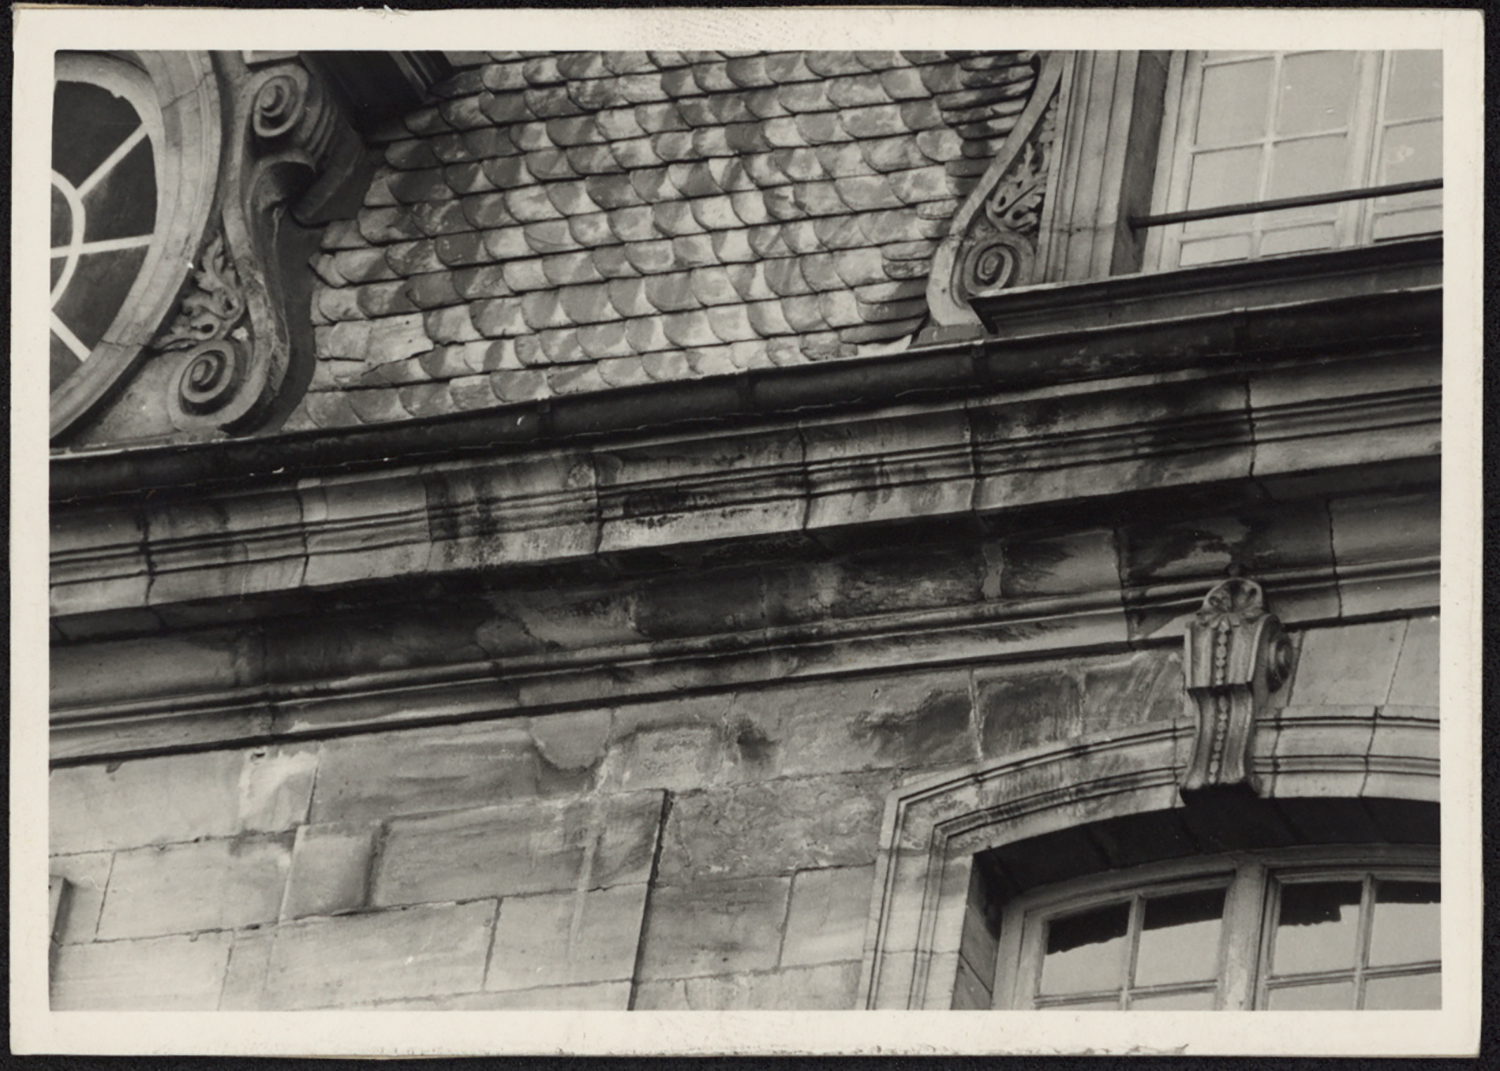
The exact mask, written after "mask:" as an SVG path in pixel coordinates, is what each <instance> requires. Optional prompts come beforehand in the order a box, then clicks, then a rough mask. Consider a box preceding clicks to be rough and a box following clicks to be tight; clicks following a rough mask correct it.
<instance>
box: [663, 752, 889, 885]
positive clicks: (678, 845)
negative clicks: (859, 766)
mask: <svg viewBox="0 0 1500 1071" xmlns="http://www.w3.org/2000/svg"><path fill="white" fill-rule="evenodd" d="M893 784H894V780H893V777H892V775H891V774H888V773H881V772H876V773H866V774H852V775H840V776H833V777H806V778H787V779H781V780H775V781H769V782H760V783H749V784H744V785H736V786H733V787H729V788H715V789H709V790H705V791H702V792H690V793H685V794H683V795H682V796H680V797H678V798H677V800H676V801H675V802H674V804H673V807H672V812H671V817H670V818H669V819H668V822H667V827H666V830H665V832H664V833H663V838H664V839H663V846H662V853H661V860H660V862H659V864H658V866H659V873H660V875H661V880H662V881H663V882H664V883H666V884H685V883H688V882H697V881H703V880H709V879H717V878H727V877H743V876H747V875H751V874H785V873H788V872H790V871H793V870H800V869H804V868H810V867H826V866H858V865H861V864H864V863H869V862H872V861H873V860H874V858H875V849H876V841H877V839H878V836H879V832H880V818H881V814H882V812H883V810H884V806H885V796H886V793H887V792H888V791H889V790H890V789H891V787H892V785H893Z"/></svg>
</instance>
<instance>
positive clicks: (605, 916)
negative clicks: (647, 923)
mask: <svg viewBox="0 0 1500 1071" xmlns="http://www.w3.org/2000/svg"><path fill="white" fill-rule="evenodd" d="M646 889H647V887H646V885H645V884H644V883H642V884H638V885H616V886H614V887H613V888H609V889H595V890H593V891H587V892H586V891H578V892H561V893H544V894H542V895H540V896H512V897H507V898H506V899H505V900H503V901H502V902H501V904H500V918H499V920H498V921H497V922H496V924H495V945H494V948H493V950H492V951H491V953H490V969H489V974H488V976H487V977H486V978H485V982H484V985H485V988H486V989H501V990H504V989H531V988H534V987H537V986H556V985H573V984H582V983H586V982H608V981H629V979H630V977H631V975H632V974H634V972H635V957H636V949H637V947H638V946H639V944H640V937H641V920H642V917H643V915H644V912H645V909H646Z"/></svg>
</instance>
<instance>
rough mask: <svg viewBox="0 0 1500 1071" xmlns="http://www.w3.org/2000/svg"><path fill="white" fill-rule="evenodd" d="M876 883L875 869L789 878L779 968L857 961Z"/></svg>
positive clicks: (807, 872)
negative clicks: (790, 882) (790, 897)
mask: <svg viewBox="0 0 1500 1071" xmlns="http://www.w3.org/2000/svg"><path fill="white" fill-rule="evenodd" d="M874 882H875V868H874V867H873V866H860V867H835V868H832V869H829V870H799V871H798V872H797V873H796V874H795V875H794V876H793V877H792V900H791V906H790V907H788V908H787V919H786V939H785V940H784V941H783V942H782V946H781V965H782V966H783V967H792V966H800V965H805V964H811V963H836V962H841V961H843V962H847V961H849V960H857V959H859V957H860V953H861V952H862V950H863V948H864V940H865V922H866V919H867V917H868V915H869V911H870V894H871V891H872V888H873V886H874Z"/></svg>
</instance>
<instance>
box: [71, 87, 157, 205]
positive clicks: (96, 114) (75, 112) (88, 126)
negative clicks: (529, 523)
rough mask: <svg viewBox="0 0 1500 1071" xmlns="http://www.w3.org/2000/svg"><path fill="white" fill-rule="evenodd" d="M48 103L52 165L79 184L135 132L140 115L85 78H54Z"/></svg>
mask: <svg viewBox="0 0 1500 1071" xmlns="http://www.w3.org/2000/svg"><path fill="white" fill-rule="evenodd" d="M55 93H56V95H55V96H54V97H53V103H52V166H53V167H54V168H56V169H57V171H58V172H60V173H61V174H62V175H63V177H64V178H66V179H67V180H68V181H69V182H71V183H73V185H75V186H78V185H81V184H82V183H83V182H84V181H85V180H86V179H87V178H88V177H89V176H90V175H91V174H93V172H94V171H95V170H96V169H97V168H98V167H99V165H100V164H102V163H104V162H105V160H107V159H108V158H109V155H110V153H112V152H114V151H115V150H116V149H117V148H119V147H120V145H121V144H122V143H123V142H124V141H125V139H126V138H128V137H130V135H131V134H133V133H135V131H136V129H137V128H138V127H139V126H140V125H141V117H140V116H138V115H136V113H135V109H134V108H133V107H131V105H130V102H129V101H127V100H126V99H125V98H124V97H117V96H115V95H114V94H113V93H111V92H110V91H109V90H107V89H105V88H104V87H103V86H96V85H90V84H88V83H87V82H58V83H57V84H56V90H55Z"/></svg>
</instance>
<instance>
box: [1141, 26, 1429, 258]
mask: <svg viewBox="0 0 1500 1071" xmlns="http://www.w3.org/2000/svg"><path fill="white" fill-rule="evenodd" d="M1313 51H1348V52H1352V53H1354V54H1355V56H1356V57H1357V59H1356V64H1357V66H1356V71H1355V81H1356V84H1357V86H1358V87H1359V88H1358V90H1357V92H1356V96H1355V99H1354V103H1353V108H1352V111H1351V114H1350V119H1349V125H1348V127H1347V129H1348V131H1349V138H1350V143H1349V144H1350V147H1349V153H1348V158H1347V161H1346V163H1345V172H1344V177H1343V182H1342V185H1341V187H1340V188H1342V189H1359V188H1362V187H1372V186H1376V185H1380V183H1379V182H1377V180H1376V179H1375V178H1373V177H1372V176H1373V175H1374V173H1375V171H1376V169H1377V167H1378V166H1379V161H1380V152H1381V149H1382V146H1383V142H1384V139H1385V137H1386V134H1387V129H1386V127H1387V125H1388V124H1386V123H1385V121H1384V114H1385V103H1386V102H1385V89H1386V85H1387V82H1388V80H1389V78H1390V75H1391V68H1392V65H1393V59H1392V57H1393V56H1394V55H1395V54H1396V51H1399V50H1384V51H1380V50H1369V49H1348V50H1326V49H1319V50H1287V51H1285V52H1265V53H1247V54H1246V56H1245V59H1237V60H1230V59H1226V60H1223V61H1219V62H1222V63H1226V64H1227V63H1233V62H1246V61H1247V60H1248V59H1249V58H1250V57H1251V56H1254V55H1266V56H1272V57H1274V58H1275V62H1276V63H1277V68H1278V70H1279V68H1280V64H1281V63H1282V62H1283V61H1284V59H1285V57H1286V56H1289V55H1299V54H1305V53H1306V52H1313ZM1205 55H1206V53H1204V52H1201V51H1193V52H1185V51H1181V50H1179V51H1174V52H1173V53H1172V54H1171V59H1170V64H1169V68H1168V74H1167V79H1166V92H1165V96H1164V102H1163V115H1162V123H1161V135H1160V139H1159V141H1158V144H1157V156H1156V170H1155V181H1154V183H1153V187H1152V194H1151V202H1150V204H1151V209H1150V213H1149V215H1150V216H1151V217H1156V216H1161V215H1166V214H1168V213H1172V212H1178V211H1182V210H1184V209H1185V208H1186V207H1187V195H1188V188H1187V187H1188V180H1189V178H1190V176H1191V171H1192V168H1191V164H1190V160H1191V146H1192V144H1193V140H1194V127H1195V124H1196V122H1197V118H1198V115H1197V105H1198V101H1199V99H1200V94H1201V92H1202V82H1203V79H1202V78H1201V77H1198V76H1197V75H1198V74H1199V73H1200V72H1201V71H1202V69H1203V57H1204V56H1205ZM1439 118H1441V116H1439ZM1410 121H1411V122H1416V121H1423V120H1410ZM1301 136H1302V135H1298V137H1301ZM1307 136H1314V135H1307ZM1274 139H1275V132H1274V130H1272V129H1271V128H1270V126H1269V124H1268V127H1267V130H1266V132H1265V134H1264V135H1263V136H1262V138H1261V139H1259V141H1260V144H1261V145H1262V146H1264V145H1267V144H1270V143H1271V142H1272V141H1273V140H1274ZM1288 140H1295V138H1293V139H1288ZM1270 159H1271V154H1270V153H1267V152H1264V151H1262V153H1261V162H1260V167H1261V174H1260V179H1259V182H1258V185H1257V189H1258V190H1263V189H1264V187H1265V182H1266V181H1267V176H1266V168H1267V167H1268V166H1269V161H1270ZM1256 199H1257V200H1265V199H1268V198H1266V196H1265V195H1264V193H1258V194H1257V198H1256ZM1378 200H1379V198H1360V199H1351V200H1347V201H1341V202H1338V203H1336V204H1335V205H1334V206H1333V208H1334V211H1333V219H1332V225H1333V227H1334V241H1333V243H1332V244H1331V245H1328V246H1320V247H1318V250H1303V251H1300V252H1314V251H1319V250H1327V249H1344V248H1349V247H1352V246H1359V245H1370V244H1374V238H1373V230H1374V226H1375V219H1376V216H1377V213H1378V209H1377V207H1376V202H1377V201H1378ZM1438 204H1439V206H1441V200H1439V201H1438ZM1282 211H1286V210H1282ZM1264 215H1265V213H1245V214H1244V216H1243V217H1239V218H1248V219H1249V220H1250V221H1251V226H1250V230H1249V234H1250V241H1251V255H1250V256H1248V257H1242V258H1229V259H1227V260H1216V261H1208V262H1205V266H1206V265H1207V264H1223V263H1243V262H1245V261H1250V260H1262V259H1269V258H1271V257H1278V256H1296V255H1298V251H1292V252H1286V253H1261V252H1260V240H1261V236H1262V234H1263V233H1265V228H1264V226H1263V218H1262V217H1263V216H1264ZM1229 218H1235V217H1229ZM1288 222H1289V223H1290V221H1288ZM1185 226H1187V224H1184V223H1165V224H1160V225H1154V226H1149V227H1147V228H1146V234H1145V243H1144V251H1143V254H1142V266H1143V269H1144V270H1146V271H1171V270H1176V269H1178V268H1182V267H1184V265H1182V264H1181V262H1180V250H1181V247H1182V244H1183V243H1182V239H1183V235H1184V227H1185ZM1271 229H1272V230H1277V229H1282V228H1271ZM1400 237H1407V236H1394V237H1393V238H1392V239H1387V240H1399V238H1400ZM1197 266H1198V265H1187V266H1186V267H1188V268H1191V267H1197Z"/></svg>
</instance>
